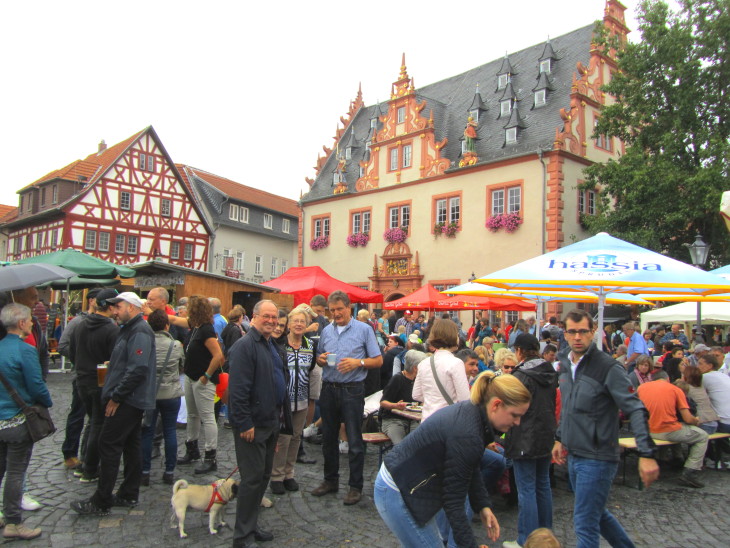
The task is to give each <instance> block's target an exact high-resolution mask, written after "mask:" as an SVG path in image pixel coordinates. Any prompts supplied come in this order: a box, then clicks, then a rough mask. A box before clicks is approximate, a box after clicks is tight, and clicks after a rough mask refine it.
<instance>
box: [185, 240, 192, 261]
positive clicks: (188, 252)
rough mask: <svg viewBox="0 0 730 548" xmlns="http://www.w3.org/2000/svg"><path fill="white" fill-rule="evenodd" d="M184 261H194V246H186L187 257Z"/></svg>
mask: <svg viewBox="0 0 730 548" xmlns="http://www.w3.org/2000/svg"><path fill="white" fill-rule="evenodd" d="M184 259H185V260H186V261H192V260H193V244H185V256H184Z"/></svg>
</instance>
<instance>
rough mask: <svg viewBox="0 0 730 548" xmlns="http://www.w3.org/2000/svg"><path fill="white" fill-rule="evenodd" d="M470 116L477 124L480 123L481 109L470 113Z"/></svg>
mask: <svg viewBox="0 0 730 548" xmlns="http://www.w3.org/2000/svg"><path fill="white" fill-rule="evenodd" d="M469 116H471V117H472V118H473V119H474V121H475V122H478V121H479V109H478V108H474V109H471V110H470V111H469Z"/></svg>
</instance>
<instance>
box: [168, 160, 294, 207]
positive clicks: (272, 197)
mask: <svg viewBox="0 0 730 548" xmlns="http://www.w3.org/2000/svg"><path fill="white" fill-rule="evenodd" d="M177 167H178V170H179V171H180V172H181V173H183V172H184V173H185V174H184V175H183V177H184V178H185V180H186V183H187V184H188V185H189V184H190V181H189V177H190V175H191V174H192V175H193V176H195V177H197V178H198V179H200V180H202V181H204V182H206V183H208V184H209V185H210V186H212V187H214V188H216V189H218V190H219V191H220V192H221V193H223V194H224V195H226V196H229V197H230V198H232V199H234V200H236V201H239V202H244V203H246V202H247V203H249V204H253V205H257V206H259V207H262V208H264V209H269V210H271V211H276V212H279V213H283V214H285V215H290V216H292V217H298V216H299V206H298V205H297V202H295V201H294V200H291V199H289V198H284V197H283V196H277V195H276V194H272V193H270V192H266V191H264V190H259V189H258V188H253V187H250V186H246V185H242V184H241V183H237V182H235V181H231V180H230V179H226V178H225V177H221V176H220V175H215V174H213V173H210V172H208V171H205V170H202V169H198V168H196V167H192V166H188V165H180V164H178V166H177ZM181 168H182V169H181Z"/></svg>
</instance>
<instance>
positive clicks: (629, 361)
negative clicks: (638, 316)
mask: <svg viewBox="0 0 730 548" xmlns="http://www.w3.org/2000/svg"><path fill="white" fill-rule="evenodd" d="M624 334H625V335H626V340H627V341H629V344H628V349H627V350H626V355H627V356H628V358H626V367H627V368H629V371H631V370H632V369H633V367H634V365H636V360H637V359H639V356H642V355H644V356H649V355H650V354H649V347H648V346H647V344H646V339H644V337H642V336H641V333H639V332H638V331H636V325H635V324H634V322H627V323H625V324H624Z"/></svg>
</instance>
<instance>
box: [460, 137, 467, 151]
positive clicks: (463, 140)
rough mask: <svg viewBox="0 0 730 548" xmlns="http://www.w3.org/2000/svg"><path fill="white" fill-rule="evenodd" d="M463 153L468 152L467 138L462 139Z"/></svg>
mask: <svg viewBox="0 0 730 548" xmlns="http://www.w3.org/2000/svg"><path fill="white" fill-rule="evenodd" d="M461 153H462V154H466V139H462V141H461Z"/></svg>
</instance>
